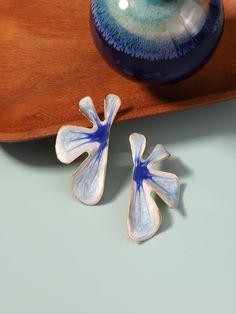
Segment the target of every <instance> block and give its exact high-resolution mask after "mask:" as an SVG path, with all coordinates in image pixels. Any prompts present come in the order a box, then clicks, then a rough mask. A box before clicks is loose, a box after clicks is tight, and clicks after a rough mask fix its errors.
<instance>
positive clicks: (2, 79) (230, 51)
mask: <svg viewBox="0 0 236 314" xmlns="http://www.w3.org/2000/svg"><path fill="white" fill-rule="evenodd" d="M224 6H225V15H226V23H225V30H224V34H223V38H222V41H221V44H220V46H219V48H218V50H217V52H216V53H215V55H214V57H213V58H212V59H211V61H210V62H209V63H208V64H207V65H206V66H205V67H204V68H203V69H202V70H201V71H199V72H198V74H196V75H195V76H193V77H191V78H190V79H188V80H186V81H184V82H181V83H178V84H175V85H172V86H165V87H146V86H142V85H139V84H137V83H134V82H131V81H129V80H127V79H125V78H123V77H121V76H120V75H119V74H117V73H115V72H114V71H113V70H112V69H110V67H109V66H108V65H107V64H106V63H105V62H104V61H103V60H102V58H101V57H100V55H99V54H98V52H97V51H96V49H95V47H94V44H93V41H92V38H91V35H90V30H89V22H88V18H89V0H84V1H82V0H77V1H75V0H67V1H63V0H50V1H46V0H21V1H16V0H4V1H2V2H1V4H0V71H1V74H0V141H22V140H29V139H34V138H41V137H46V136H50V135H54V134H55V133H56V132H57V130H58V129H59V127H60V126H61V125H63V124H68V123H69V124H79V125H86V123H87V121H86V119H85V118H84V117H83V116H82V115H81V114H80V113H79V112H78V110H77V107H76V103H77V102H78V100H79V99H80V98H82V97H84V96H87V95H90V96H92V97H93V98H94V101H95V104H96V106H97V108H98V111H99V112H102V111H103V98H104V95H106V94H107V93H115V94H118V95H119V96H120V97H121V99H122V107H121V110H120V114H119V115H118V119H117V121H123V120H129V119H136V118H140V117H145V116H150V115H155V114H160V113H165V112H171V111H176V110H182V109H187V108H191V107H194V106H199V105H204V104H209V103H215V102H218V101H222V100H226V99H230V98H233V97H236V57H235V55H236V1H235V0H226V1H225V2H224ZM199 123H200V121H199Z"/></svg>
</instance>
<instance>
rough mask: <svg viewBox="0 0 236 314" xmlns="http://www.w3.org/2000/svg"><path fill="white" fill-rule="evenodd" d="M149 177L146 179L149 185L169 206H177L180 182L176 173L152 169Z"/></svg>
mask: <svg viewBox="0 0 236 314" xmlns="http://www.w3.org/2000/svg"><path fill="white" fill-rule="evenodd" d="M150 173H151V174H152V175H153V176H152V178H151V179H148V180H147V183H148V184H150V187H151V188H152V190H153V191H155V192H156V193H157V194H158V196H159V197H160V198H161V199H162V200H163V201H164V202H165V203H166V204H167V205H168V206H169V207H171V208H176V207H178V204H179V196H180V183H179V179H178V177H177V176H176V175H174V174H173V173H169V172H163V171H154V170H151V171H150Z"/></svg>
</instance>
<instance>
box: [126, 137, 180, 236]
mask: <svg viewBox="0 0 236 314" xmlns="http://www.w3.org/2000/svg"><path fill="white" fill-rule="evenodd" d="M129 139H130V145H131V151H132V157H133V162H134V168H133V181H132V188H131V199H130V205H129V215H128V232H129V236H130V237H131V239H133V240H135V241H137V242H141V241H145V240H147V239H149V238H151V237H152V236H153V235H154V234H155V233H156V232H157V231H158V229H159V227H160V224H161V214H160V211H159V209H158V207H157V205H156V203H155V201H154V200H153V198H152V196H151V192H156V193H157V194H158V196H159V197H160V198H161V199H162V200H163V201H164V202H165V203H166V204H167V205H168V206H169V207H171V208H175V207H177V206H178V202H179V194H180V184H179V180H178V178H177V177H176V175H174V174H172V173H168V172H163V171H159V170H153V169H152V166H153V164H154V163H156V162H160V161H162V160H165V159H167V158H169V157H170V154H169V153H168V152H167V151H166V149H165V148H164V146H162V145H156V147H155V148H154V150H153V152H152V153H151V154H150V155H149V157H148V158H147V159H145V160H144V159H143V158H142V155H143V153H144V150H145V147H146V138H145V136H143V135H141V134H137V133H133V134H131V135H130V138H129Z"/></svg>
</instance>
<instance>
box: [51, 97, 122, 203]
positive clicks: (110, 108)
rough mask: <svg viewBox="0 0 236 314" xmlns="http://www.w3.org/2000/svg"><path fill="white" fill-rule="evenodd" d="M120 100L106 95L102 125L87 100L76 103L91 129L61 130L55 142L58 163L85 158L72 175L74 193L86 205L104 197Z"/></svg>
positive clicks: (65, 128)
mask: <svg viewBox="0 0 236 314" xmlns="http://www.w3.org/2000/svg"><path fill="white" fill-rule="evenodd" d="M120 104H121V102H120V98H119V97H118V96H116V95H112V94H110V95H108V96H106V97H105V101H104V116H105V119H104V121H101V120H100V119H99V117H98V115H97V112H96V110H95V108H94V105H93V101H92V99H91V98H90V97H85V98H83V99H82V100H81V101H80V102H79V108H80V111H81V112H82V113H83V114H84V115H85V116H86V117H87V118H88V120H90V121H91V122H92V124H93V127H92V128H84V127H78V126H71V125H68V126H63V127H61V129H60V130H59V132H58V134H57V138H56V154H57V157H58V159H59V160H60V161H61V162H63V163H65V164H69V163H71V162H72V161H73V160H75V159H76V158H77V157H79V156H80V155H81V154H83V153H84V152H87V153H88V157H87V158H86V159H85V161H84V162H83V163H82V164H81V165H80V167H79V168H78V169H77V170H76V171H75V172H74V174H73V179H72V189H73V193H74V195H75V196H76V198H78V199H79V200H80V201H81V202H82V203H84V204H86V205H95V204H97V203H98V202H99V201H100V199H101V197H102V194H103V190H104V182H105V176H106V168H107V157H108V144H109V135H110V128H111V125H112V123H113V120H114V119H115V116H116V114H117V111H118V110H119V107H120Z"/></svg>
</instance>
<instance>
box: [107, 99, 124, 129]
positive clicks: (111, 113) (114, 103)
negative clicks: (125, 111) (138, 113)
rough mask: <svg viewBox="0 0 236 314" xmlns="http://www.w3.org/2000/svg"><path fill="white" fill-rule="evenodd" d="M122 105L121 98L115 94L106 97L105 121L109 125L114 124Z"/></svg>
mask: <svg viewBox="0 0 236 314" xmlns="http://www.w3.org/2000/svg"><path fill="white" fill-rule="evenodd" d="M120 105H121V100H120V97H118V96H116V95H113V94H109V95H107V96H106V97H105V100H104V116H105V121H106V122H107V123H109V124H112V122H113V120H114V119H115V116H116V114H117V111H118V110H119V108H120Z"/></svg>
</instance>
